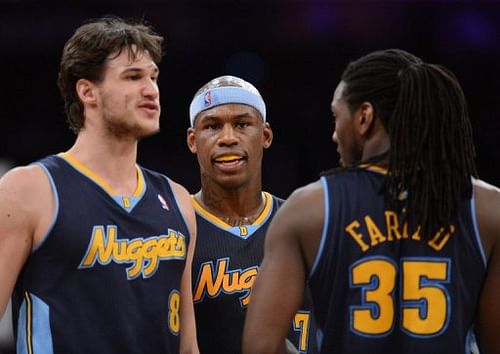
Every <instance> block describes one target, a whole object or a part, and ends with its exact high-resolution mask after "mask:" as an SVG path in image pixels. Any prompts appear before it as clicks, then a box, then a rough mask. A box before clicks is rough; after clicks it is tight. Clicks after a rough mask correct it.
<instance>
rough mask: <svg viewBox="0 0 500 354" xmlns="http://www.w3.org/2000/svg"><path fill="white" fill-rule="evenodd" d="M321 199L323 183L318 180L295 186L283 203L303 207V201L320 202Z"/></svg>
mask: <svg viewBox="0 0 500 354" xmlns="http://www.w3.org/2000/svg"><path fill="white" fill-rule="evenodd" d="M322 200H323V185H322V184H321V182H320V181H319V180H318V181H316V182H313V183H310V184H308V185H306V186H303V187H300V188H297V189H296V190H295V191H293V193H292V194H291V195H290V197H288V199H287V200H286V202H285V204H288V205H291V206H298V207H303V206H304V205H311V204H304V203H314V204H316V203H321V202H322Z"/></svg>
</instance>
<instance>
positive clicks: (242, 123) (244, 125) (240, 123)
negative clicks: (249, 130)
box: [235, 122, 250, 129]
mask: <svg viewBox="0 0 500 354" xmlns="http://www.w3.org/2000/svg"><path fill="white" fill-rule="evenodd" d="M249 125H250V124H249V123H248V122H238V123H236V124H235V126H236V128H238V129H245V128H246V127H248V126H249Z"/></svg>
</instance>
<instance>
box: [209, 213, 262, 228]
mask: <svg viewBox="0 0 500 354" xmlns="http://www.w3.org/2000/svg"><path fill="white" fill-rule="evenodd" d="M258 217H259V214H257V215H252V216H217V218H219V219H220V220H222V221H224V222H225V223H226V224H228V225H231V226H245V225H251V224H253V223H254V222H255V220H257V218H258Z"/></svg>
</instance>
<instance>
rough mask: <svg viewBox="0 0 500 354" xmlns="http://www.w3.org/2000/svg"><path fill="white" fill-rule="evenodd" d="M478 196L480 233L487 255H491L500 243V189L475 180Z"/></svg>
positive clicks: (475, 191)
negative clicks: (499, 212)
mask: <svg viewBox="0 0 500 354" xmlns="http://www.w3.org/2000/svg"><path fill="white" fill-rule="evenodd" d="M473 185H474V194H475V196H476V213H477V214H476V215H477V221H478V226H479V233H480V234H481V239H482V241H483V244H484V246H485V250H486V253H487V254H488V255H490V254H491V251H492V250H493V249H494V248H498V247H494V246H495V245H498V243H499V242H500V217H499V214H498V211H499V210H500V188H498V187H496V186H494V185H492V184H489V183H486V182H484V181H482V180H474V182H473Z"/></svg>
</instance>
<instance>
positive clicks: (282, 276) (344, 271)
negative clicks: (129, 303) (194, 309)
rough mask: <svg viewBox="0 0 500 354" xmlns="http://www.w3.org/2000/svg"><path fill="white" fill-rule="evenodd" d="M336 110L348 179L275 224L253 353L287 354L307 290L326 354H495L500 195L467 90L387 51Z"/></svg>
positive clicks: (348, 75) (377, 55)
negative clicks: (487, 178)
mask: <svg viewBox="0 0 500 354" xmlns="http://www.w3.org/2000/svg"><path fill="white" fill-rule="evenodd" d="M331 109H332V113H333V118H334V124H335V132H334V134H333V141H334V142H335V143H336V144H337V145H338V152H339V154H340V157H341V160H340V162H341V164H342V165H343V166H344V168H341V169H337V170H333V171H330V172H329V173H326V174H325V175H324V176H322V177H321V178H320V180H319V181H317V182H314V183H312V184H310V185H308V186H305V187H303V188H300V189H298V190H297V191H295V192H294V193H293V194H292V196H291V197H290V198H289V200H288V201H287V202H286V203H285V204H284V205H283V206H282V207H281V208H280V210H279V212H278V213H277V215H276V217H275V218H274V219H273V222H272V224H271V226H270V228H269V230H268V235H267V236H266V246H265V257H264V261H263V264H262V267H261V271H260V272H259V276H258V277H257V280H256V284H255V288H254V291H253V292H252V303H251V305H250V308H249V310H248V316H247V322H246V324H245V332H244V339H243V341H244V343H243V345H244V350H243V352H244V353H246V354H259V353H275V352H277V349H276V348H277V347H278V346H279V345H280V343H281V341H282V339H283V338H284V336H285V334H286V332H287V324H288V321H289V320H290V319H291V318H292V316H293V314H294V312H295V310H296V309H297V307H298V305H299V304H300V299H301V297H302V293H303V284H304V282H305V279H308V280H309V285H310V287H311V292H312V296H313V305H314V310H315V315H316V317H317V321H318V327H319V328H320V335H319V337H320V338H322V340H321V344H320V347H321V353H344V354H349V353H372V354H377V353H406V354H417V353H418V354H420V353H471V352H472V353H477V349H478V345H479V348H480V349H481V353H483V354H484V353H498V350H499V348H500V341H499V339H498V338H499V337H498V328H499V325H500V303H499V297H498V293H499V290H500V277H499V274H500V247H499V240H500V239H499V237H500V218H499V217H498V210H500V190H499V189H498V188H496V187H494V186H491V185H488V184H486V183H485V182H482V181H480V180H478V179H477V178H476V169H475V164H474V147H473V142H472V133H471V125H470V122H469V117H468V114H467V106H466V101H465V98H464V94H463V92H462V90H461V88H460V85H459V83H458V81H457V79H456V77H455V76H454V75H453V74H452V73H451V72H450V71H448V70H447V69H445V68H444V67H442V66H439V65H435V64H428V63H425V62H423V61H422V60H421V59H419V58H417V57H415V56H414V55H412V54H410V53H407V52H405V51H402V50H396V49H389V50H382V51H376V52H373V53H370V54H368V55H366V56H363V57H361V58H360V59H358V60H356V61H354V62H352V63H350V64H349V65H348V66H347V68H346V70H345V71H344V73H343V75H342V79H341V81H340V83H339V85H338V86H337V88H336V90H335V94H334V97H333V101H332V104H331ZM285 294H286V295H285ZM475 338H478V343H476V340H475Z"/></svg>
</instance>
